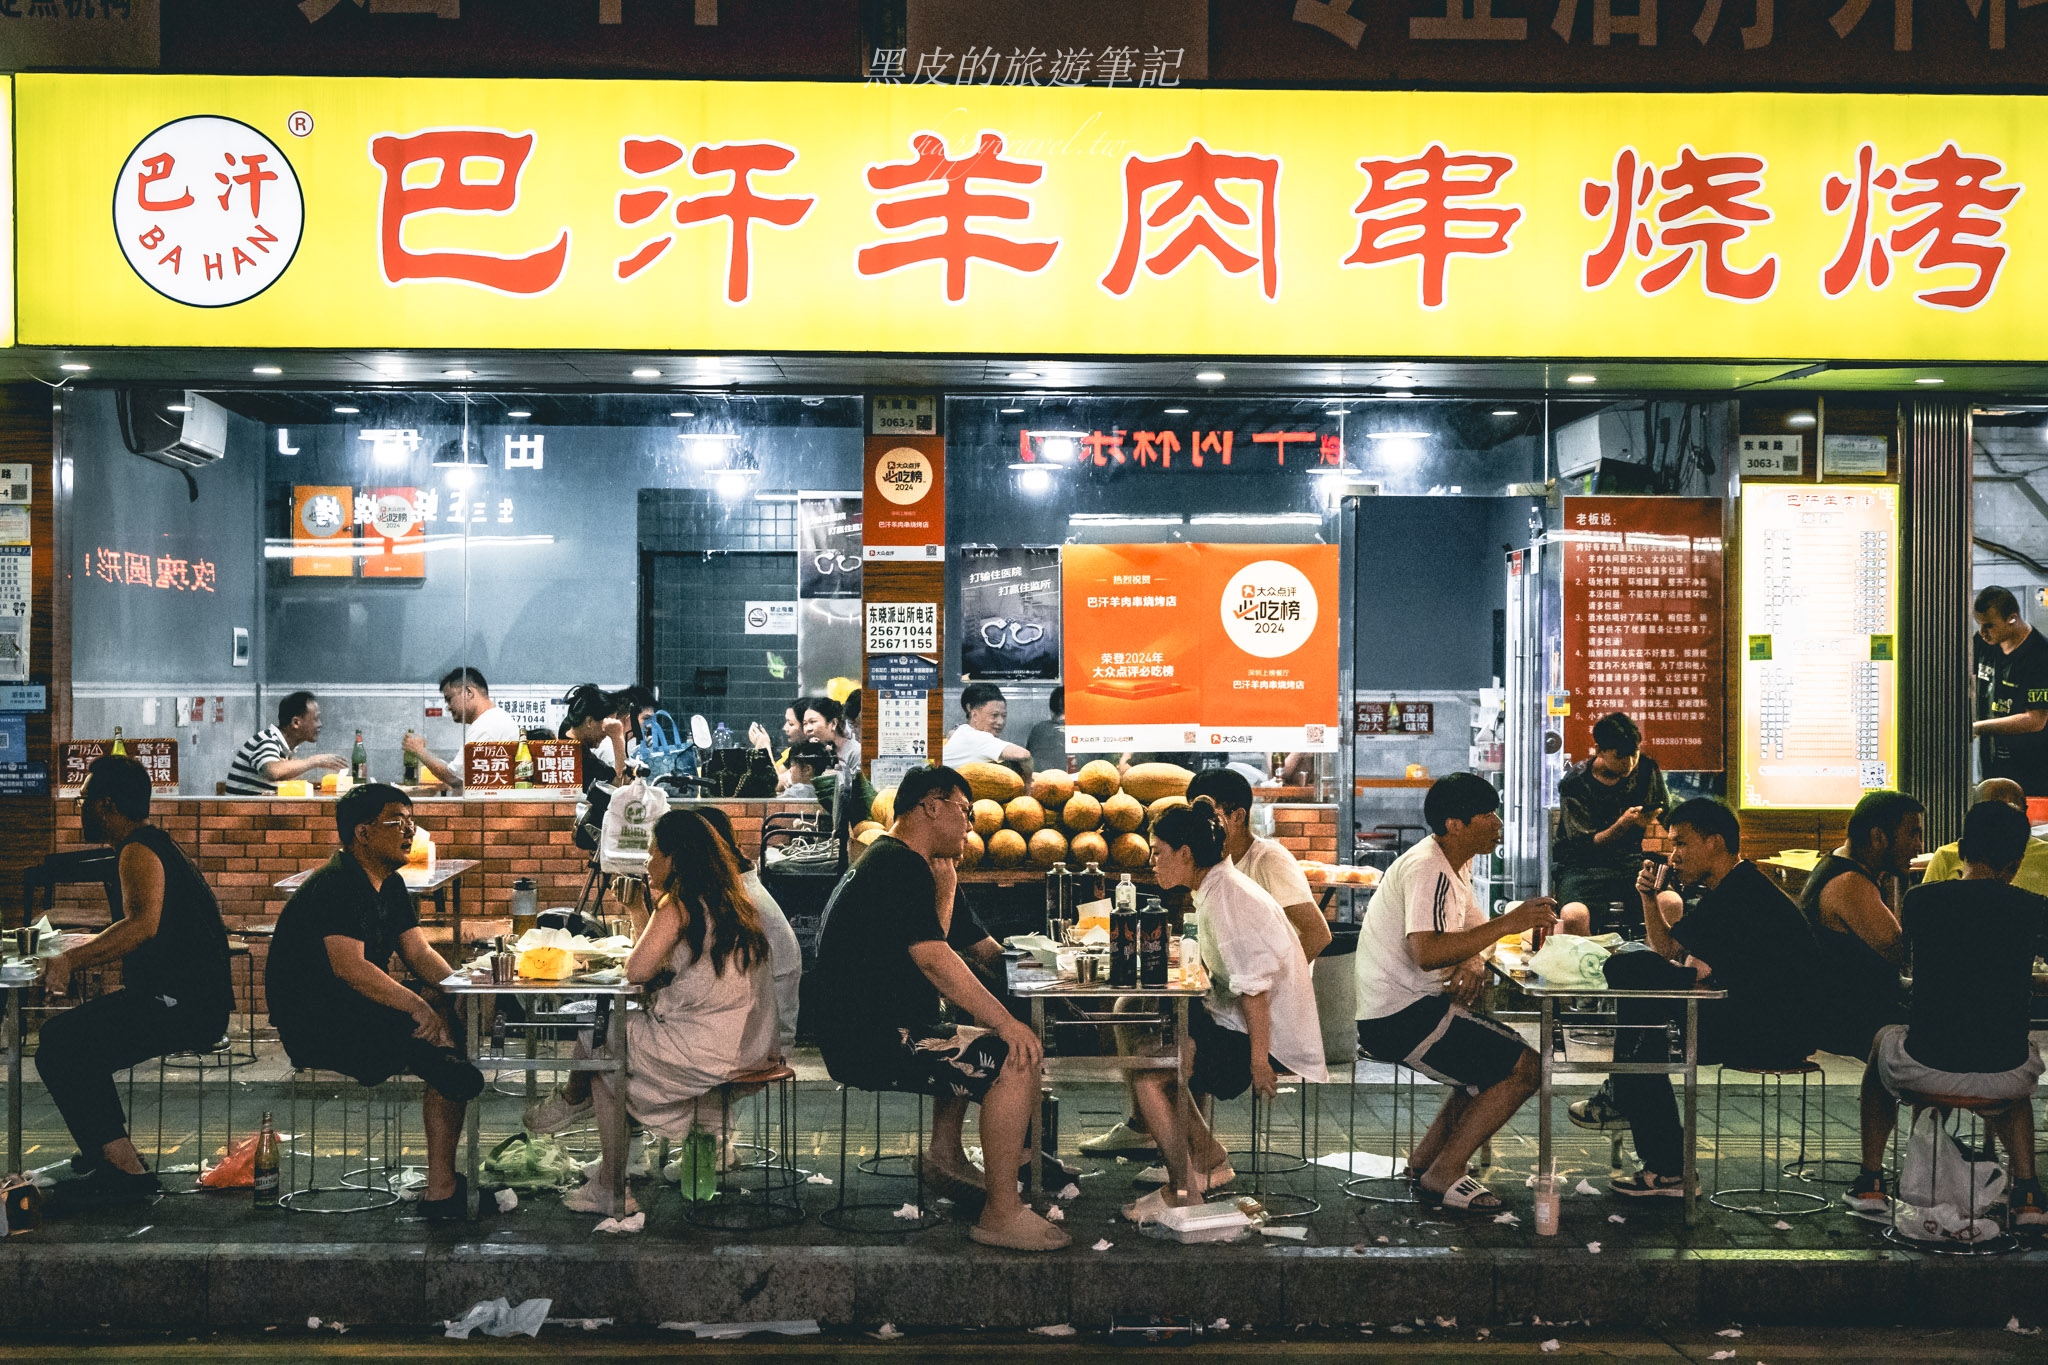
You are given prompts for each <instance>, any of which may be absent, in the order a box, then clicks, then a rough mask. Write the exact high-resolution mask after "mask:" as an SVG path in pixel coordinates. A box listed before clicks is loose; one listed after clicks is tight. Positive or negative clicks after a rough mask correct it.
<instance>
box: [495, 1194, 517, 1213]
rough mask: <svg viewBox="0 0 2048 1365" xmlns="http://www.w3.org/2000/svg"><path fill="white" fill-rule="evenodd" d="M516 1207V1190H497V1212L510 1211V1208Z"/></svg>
mask: <svg viewBox="0 0 2048 1365" xmlns="http://www.w3.org/2000/svg"><path fill="white" fill-rule="evenodd" d="M518 1207H519V1192H518V1191H517V1190H499V1191H498V1212H499V1213H510V1212H512V1210H514V1209H516V1208H518Z"/></svg>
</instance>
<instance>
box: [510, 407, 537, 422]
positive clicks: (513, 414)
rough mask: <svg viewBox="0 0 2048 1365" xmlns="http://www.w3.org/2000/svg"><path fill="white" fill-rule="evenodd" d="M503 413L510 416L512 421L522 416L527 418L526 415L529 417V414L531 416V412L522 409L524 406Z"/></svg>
mask: <svg viewBox="0 0 2048 1365" xmlns="http://www.w3.org/2000/svg"><path fill="white" fill-rule="evenodd" d="M505 415H506V416H507V417H510V418H512V419H513V420H514V421H518V420H521V419H523V418H527V417H531V416H533V414H532V413H530V412H528V411H526V409H524V408H514V409H513V410H512V411H510V412H508V413H506V414H505Z"/></svg>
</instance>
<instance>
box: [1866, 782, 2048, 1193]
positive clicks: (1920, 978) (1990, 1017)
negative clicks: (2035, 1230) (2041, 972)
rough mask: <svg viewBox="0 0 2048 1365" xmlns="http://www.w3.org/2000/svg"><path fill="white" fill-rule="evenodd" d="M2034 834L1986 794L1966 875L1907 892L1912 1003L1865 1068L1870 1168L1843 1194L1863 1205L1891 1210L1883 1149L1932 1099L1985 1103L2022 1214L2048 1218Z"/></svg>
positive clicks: (2043, 906)
mask: <svg viewBox="0 0 2048 1365" xmlns="http://www.w3.org/2000/svg"><path fill="white" fill-rule="evenodd" d="M2027 835H2028V827H2027V817H2026V816H2024V815H2022V814H2021V813H2020V812H2019V811H2018V810H2016V809H2014V808H2013V807H2011V806H2008V805H2006V804H2005V803H2004V802H2003V801H1980V802H1978V803H1977V804H1976V805H1974V806H1972V807H1970V811H1969V814H1968V815H1966V816H1965V817H1964V818H1963V838H1962V846H1961V850H1960V851H1961V853H1962V858H1963V875H1962V878H1961V879H1960V880H1958V881H1945V882H1935V883H1933V884H1931V885H1926V886H1918V887H1915V888H1914V889H1913V890H1912V891H1910V892H1908V893H1907V895H1906V905H1905V910H1904V913H1903V914H1902V915H1901V916H1900V920H1901V923H1902V926H1903V928H1904V930H1905V935H1906V941H1907V943H1908V944H1909V945H1910V947H1911V949H1912V955H1913V1000H1912V1005H1911V1007H1910V1008H1909V1009H1908V1011H1907V1015H1906V1022H1905V1023H1904V1024H1894V1025H1892V1026H1891V1027H1889V1028H1886V1029H1882V1030H1880V1031H1879V1032H1878V1035H1877V1044H1876V1046H1875V1047H1874V1048H1873V1049H1872V1051H1871V1057H1870V1065H1869V1067H1868V1068H1866V1069H1865V1071H1864V1073H1863V1124H1862V1127H1863V1169H1862V1171H1861V1172H1860V1173H1859V1174H1858V1175H1857V1177H1856V1180H1855V1183H1854V1184H1852V1185H1851V1186H1850V1187H1849V1192H1848V1193H1847V1194H1845V1195H1844V1196H1843V1199H1844V1200H1845V1201H1846V1202H1847V1203H1848V1204H1849V1205H1850V1206H1851V1207H1852V1208H1870V1209H1877V1210H1882V1209H1883V1207H1884V1203H1885V1190H1884V1185H1883V1178H1882V1175H1881V1172H1882V1170H1883V1166H1884V1149H1885V1145H1886V1144H1887V1143H1888V1142H1890V1141H1891V1136H1892V1129H1893V1127H1894V1126H1895V1125H1896V1124H1897V1122H1898V1102H1899V1100H1901V1099H1906V1098H1909V1097H1913V1096H1926V1097H1929V1098H1942V1099H1952V1100H1965V1101H1976V1102H1978V1103H1980V1104H1982V1105H1983V1106H1984V1107H1985V1109H1986V1111H1987V1112H1986V1113H1985V1122H1986V1124H1987V1126H1989V1128H1990V1129H1991V1131H1992V1133H1993V1134H1994V1135H1996V1137H1997V1138H1998V1140H1999V1142H2000V1143H2002V1144H2003V1145H2004V1147H2005V1151H2006V1159H2007V1161H2008V1162H2010V1163H2011V1168H2012V1178H2013V1184H2012V1194H2011V1208H2012V1213H2013V1218H2014V1220H2015V1221H2017V1222H2019V1223H2023V1224H2027V1225H2040V1224H2048V1207H2044V1206H2043V1202H2042V1198H2041V1187H2040V1184H2039V1183H2038V1181H2037V1180H2036V1178H2035V1175H2034V1110H2033V1094H2034V1088H2035V1086H2036V1085H2037V1084H2038V1083H2039V1082H2040V1079H2041V1053H2040V1049H2038V1048H2037V1047H2035V1046H2034V1043H2033V1041H2032V1040H2031V1039H2030V1038H2029V1037H2028V1036H2027V1030H2028V1024H2029V1016H2030V1013H2031V1008H2030V1007H2031V1004H2032V990H2033V970H2034V956H2035V953H2036V951H2037V949H2038V948H2039V946H2040V942H2041V936H2042V934H2043V932H2044V931H2048V900H2044V899H2042V898H2041V897H2040V896H2037V895H2034V894H2033V893H2032V892H2030V891H2022V890H2020V889H2019V888H2018V887H2016V886H2014V885H2013V884H2012V879H2013V877H2014V876H2015V875H2016V874H2017V873H2018V872H2019V869H2020V860H2021V859H2022V858H2023V857H2025V856H2026V851H2027ZM2001 1103H2003V1106H2004V1107H2003V1108H1998V1107H1996V1106H1998V1105H2000V1104H2001Z"/></svg>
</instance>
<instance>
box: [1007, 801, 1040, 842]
mask: <svg viewBox="0 0 2048 1365" xmlns="http://www.w3.org/2000/svg"><path fill="white" fill-rule="evenodd" d="M1003 823H1004V824H1006V825H1008V826H1009V827H1010V828H1011V829H1014V830H1016V831H1017V832H1018V833H1019V834H1021V835H1023V836H1024V837H1025V838H1027V839H1029V838H1030V837H1031V836H1032V835H1034V834H1036V833H1038V831H1040V830H1042V829H1044V828H1045V807H1044V806H1041V805H1039V804H1038V802H1036V801H1034V800H1032V799H1031V798H1030V797H1028V796H1020V797H1018V798H1017V799H1016V800H1014V801H1012V802H1010V804H1009V805H1007V806H1004V807H1003Z"/></svg>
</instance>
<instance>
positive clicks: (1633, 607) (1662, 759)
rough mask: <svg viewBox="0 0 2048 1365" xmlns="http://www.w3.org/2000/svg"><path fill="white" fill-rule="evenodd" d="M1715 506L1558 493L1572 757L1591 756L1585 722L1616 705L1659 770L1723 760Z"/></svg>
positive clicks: (1712, 501) (1709, 767)
mask: <svg viewBox="0 0 2048 1365" xmlns="http://www.w3.org/2000/svg"><path fill="white" fill-rule="evenodd" d="M1721 509H1722V504H1721V501H1720V499H1718V498H1566V499H1565V500H1564V541H1565V554H1564V685H1565V689H1566V692H1567V695H1568V697H1569V699H1570V706H1569V709H1568V710H1566V711H1565V712H1564V713H1563V719H1564V738H1565V753H1566V755H1567V756H1568V758H1569V759H1570V760H1571V761H1573V762H1578V761H1581V760H1584V759H1586V758H1589V757H1591V755H1592V752H1593V722H1595V721H1597V720H1599V719H1600V718H1601V717H1602V716H1604V715H1607V714H1608V713H1609V712H1613V711H1622V712H1626V713H1627V714H1628V715H1629V716H1630V717H1631V718H1633V719H1634V720H1635V722H1636V724H1637V725H1639V726H1640V727H1642V732H1643V749H1644V751H1645V752H1646V753H1648V754H1649V755H1650V756H1651V757H1653V758H1655V759H1656V760H1657V762H1658V763H1659V764H1660V765H1661V766H1663V767H1664V768H1666V769H1669V770H1674V771H1679V772H1701V771H1705V772H1715V771H1719V770H1720V769H1721V767H1722V766H1723V762H1724V758H1723V753H1722V743H1721V731H1722V722H1723V706H1722V698H1723V695H1724V687H1723V676H1724V672H1725V669H1724V665H1723V662H1722V657H1723V656H1722V634H1721V613H1722V576H1721V567H1722V542H1721V517H1722V510H1721Z"/></svg>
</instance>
